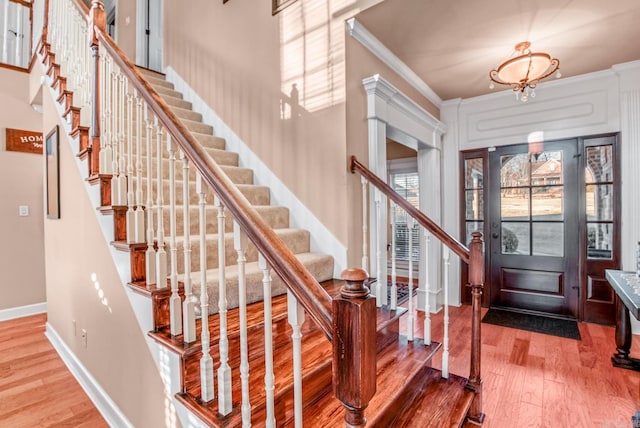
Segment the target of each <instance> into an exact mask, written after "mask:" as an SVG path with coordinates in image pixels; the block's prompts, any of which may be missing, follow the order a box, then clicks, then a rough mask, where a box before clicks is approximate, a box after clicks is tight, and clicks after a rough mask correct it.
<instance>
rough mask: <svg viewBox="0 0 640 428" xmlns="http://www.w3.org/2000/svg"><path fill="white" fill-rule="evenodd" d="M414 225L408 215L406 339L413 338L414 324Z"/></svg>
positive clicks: (413, 221)
mask: <svg viewBox="0 0 640 428" xmlns="http://www.w3.org/2000/svg"><path fill="white" fill-rule="evenodd" d="M414 227H415V220H414V219H413V217H411V216H409V220H408V221H407V229H408V231H409V284H407V286H408V288H409V290H408V291H409V314H408V315H409V317H408V319H407V340H409V341H412V340H413V333H414V325H415V322H414V321H415V310H414V307H413V228H414Z"/></svg>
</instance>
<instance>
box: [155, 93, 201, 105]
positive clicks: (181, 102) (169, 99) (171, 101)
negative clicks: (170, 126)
mask: <svg viewBox="0 0 640 428" xmlns="http://www.w3.org/2000/svg"><path fill="white" fill-rule="evenodd" d="M158 94H159V95H160V97H161V98H162V99H163V100H164V101H165V102H166V103H167V105H169V107H178V108H184V109H191V108H192V107H193V105H192V104H191V103H190V102H189V101H185V100H183V99H182V97H180V98H176V97H172V96H169V95H166V94H162V93H160V92H158Z"/></svg>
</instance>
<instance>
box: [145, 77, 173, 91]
mask: <svg viewBox="0 0 640 428" xmlns="http://www.w3.org/2000/svg"><path fill="white" fill-rule="evenodd" d="M144 77H145V78H146V79H147V81H148V82H149V83H151V85H152V86H153V87H156V86H162V87H164V88H167V89H173V83H171V82H169V81H168V80H165V79H161V78H158V77H153V76H151V75H148V74H145V75H144Z"/></svg>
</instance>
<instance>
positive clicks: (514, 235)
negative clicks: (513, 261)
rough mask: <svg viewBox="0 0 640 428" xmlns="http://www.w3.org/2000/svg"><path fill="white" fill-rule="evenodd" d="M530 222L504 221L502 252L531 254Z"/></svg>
mask: <svg viewBox="0 0 640 428" xmlns="http://www.w3.org/2000/svg"><path fill="white" fill-rule="evenodd" d="M529 242H530V238H529V223H528V222H508V223H507V222H503V223H502V254H522V255H529Z"/></svg>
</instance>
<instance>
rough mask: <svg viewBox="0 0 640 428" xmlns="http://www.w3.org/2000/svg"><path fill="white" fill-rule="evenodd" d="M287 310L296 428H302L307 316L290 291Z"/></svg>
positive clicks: (288, 292)
mask: <svg viewBox="0 0 640 428" xmlns="http://www.w3.org/2000/svg"><path fill="white" fill-rule="evenodd" d="M287 309H288V316H289V325H291V330H292V333H291V341H292V345H293V397H294V399H293V406H294V412H293V413H294V426H295V428H302V405H303V403H302V324H304V320H305V315H304V308H303V307H302V305H300V303H298V300H297V299H296V298H295V296H294V295H293V294H292V293H291V291H289V290H287Z"/></svg>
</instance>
